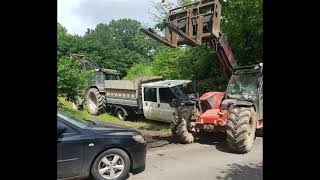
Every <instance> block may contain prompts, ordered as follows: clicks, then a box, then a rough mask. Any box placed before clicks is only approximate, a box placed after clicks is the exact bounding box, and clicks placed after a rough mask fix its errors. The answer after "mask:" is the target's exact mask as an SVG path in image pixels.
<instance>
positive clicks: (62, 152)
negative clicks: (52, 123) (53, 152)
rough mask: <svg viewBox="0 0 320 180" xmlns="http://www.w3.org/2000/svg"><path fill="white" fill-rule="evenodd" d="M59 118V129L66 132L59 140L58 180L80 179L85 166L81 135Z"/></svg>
mask: <svg viewBox="0 0 320 180" xmlns="http://www.w3.org/2000/svg"><path fill="white" fill-rule="evenodd" d="M59 119H60V118H58V124H57V125H58V128H64V129H65V130H64V132H63V133H62V134H61V135H60V137H58V138H57V148H58V149H57V150H58V152H57V168H58V172H57V176H58V179H62V178H71V177H78V176H80V175H81V170H82V166H83V148H84V146H83V142H82V140H81V139H80V134H79V133H78V132H77V131H75V129H73V128H72V127H70V126H69V125H67V124H66V123H63V122H62V121H60V120H59Z"/></svg>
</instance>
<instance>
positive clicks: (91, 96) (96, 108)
mask: <svg viewBox="0 0 320 180" xmlns="http://www.w3.org/2000/svg"><path fill="white" fill-rule="evenodd" d="M86 101H87V106H88V110H89V113H90V114H92V115H96V116H97V115H99V114H102V113H104V112H105V111H106V105H107V103H106V97H105V96H104V95H103V94H101V93H100V92H99V91H98V90H97V89H96V88H90V89H89V90H88V92H87V94H86Z"/></svg>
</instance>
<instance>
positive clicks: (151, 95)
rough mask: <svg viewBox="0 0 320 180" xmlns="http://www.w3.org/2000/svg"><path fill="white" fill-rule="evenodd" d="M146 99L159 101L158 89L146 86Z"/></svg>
mask: <svg viewBox="0 0 320 180" xmlns="http://www.w3.org/2000/svg"><path fill="white" fill-rule="evenodd" d="M143 98H144V101H151V102H157V89H156V88H144V97H143Z"/></svg>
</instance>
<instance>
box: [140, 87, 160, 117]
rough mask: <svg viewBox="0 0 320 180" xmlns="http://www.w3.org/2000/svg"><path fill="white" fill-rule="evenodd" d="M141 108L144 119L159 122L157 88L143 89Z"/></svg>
mask: <svg viewBox="0 0 320 180" xmlns="http://www.w3.org/2000/svg"><path fill="white" fill-rule="evenodd" d="M142 97H143V98H142V104H143V105H142V106H143V114H144V116H145V118H147V119H152V120H159V114H160V112H159V108H158V98H157V88H150V87H144V88H143V91H142Z"/></svg>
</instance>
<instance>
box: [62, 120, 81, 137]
mask: <svg viewBox="0 0 320 180" xmlns="http://www.w3.org/2000/svg"><path fill="white" fill-rule="evenodd" d="M57 126H58V128H64V129H65V130H64V132H63V133H62V134H63V136H65V135H73V134H77V132H76V131H75V130H73V129H72V128H71V127H70V126H68V125H67V124H65V123H63V122H61V121H58V124H57Z"/></svg>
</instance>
